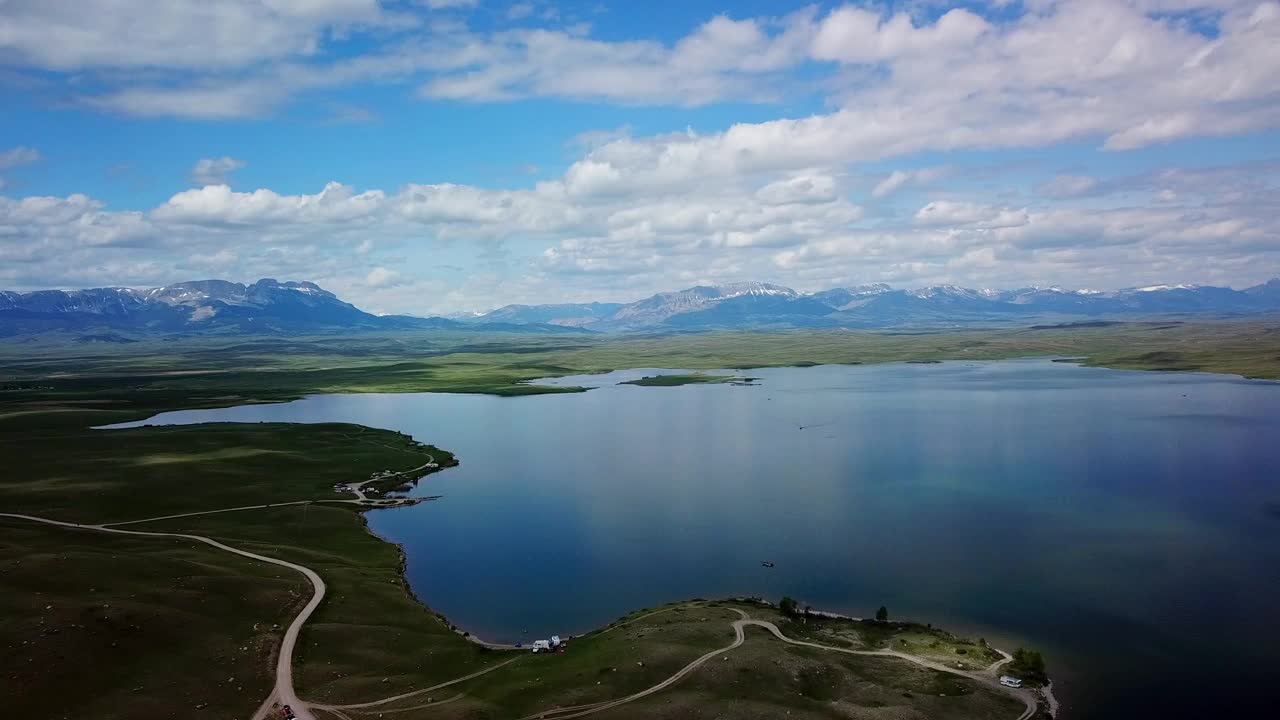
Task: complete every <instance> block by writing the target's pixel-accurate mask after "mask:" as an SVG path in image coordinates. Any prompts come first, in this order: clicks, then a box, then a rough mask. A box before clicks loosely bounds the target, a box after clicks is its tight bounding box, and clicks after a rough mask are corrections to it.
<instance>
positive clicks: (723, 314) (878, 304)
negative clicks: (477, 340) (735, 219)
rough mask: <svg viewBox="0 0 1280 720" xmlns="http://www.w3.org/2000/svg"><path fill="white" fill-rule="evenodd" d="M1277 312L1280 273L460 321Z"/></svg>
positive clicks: (744, 289) (919, 320)
mask: <svg viewBox="0 0 1280 720" xmlns="http://www.w3.org/2000/svg"><path fill="white" fill-rule="evenodd" d="M1276 312H1280V279H1275V280H1271V281H1270V282H1267V283H1264V284H1262V285H1257V286H1255V287H1251V288H1248V289H1246V290H1233V289H1231V288H1224V287H1212V286H1202V285H1154V286H1149V287H1141V288H1130V289H1127V290H1118V291H1113V292H1100V291H1095V290H1064V289H1062V288H1056V287H1055V288H1020V289H1016V290H971V289H968V288H962V287H956V286H954V285H934V286H930V287H924V288H919V289H915V290H899V289H894V288H891V287H889V286H888V285H885V284H882V283H877V284H874V285H859V286H855V287H846V288H833V289H830V290H822V291H820V292H814V293H802V292H798V291H796V290H793V289H791V288H788V287H783V286H781V285H772V284H769V283H762V282H742V283H729V284H725V285H699V286H697V287H691V288H688V289H685V290H678V291H675V292H664V293H658V294H657V295H653V296H651V297H647V298H645V299H643V300H638V301H636V302H631V303H589V304H581V305H575V304H556V305H507V306H505V307H501V308H498V309H497V310H494V311H492V312H488V313H483V314H478V315H474V316H471V317H469V318H466V319H464V320H463V321H464V322H491V321H494V320H499V319H500V320H501V321H502V322H505V323H523V322H537V323H547V324H551V325H564V326H570V327H579V328H585V329H589V330H596V331H601V332H617V331H629V330H655V329H668V330H695V329H715V328H787V327H853V328H891V327H949V326H955V325H966V324H968V325H972V324H998V323H1009V322H1026V321H1031V320H1036V319H1049V320H1051V319H1055V318H1058V319H1062V320H1070V319H1072V318H1089V319H1100V318H1119V319H1124V318H1137V317H1149V316H1169V315H1199V316H1206V317H1207V316H1217V317H1223V316H1239V315H1251V314H1265V313H1276Z"/></svg>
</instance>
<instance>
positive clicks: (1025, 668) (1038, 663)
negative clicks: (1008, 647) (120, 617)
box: [1009, 648, 1049, 684]
mask: <svg viewBox="0 0 1280 720" xmlns="http://www.w3.org/2000/svg"><path fill="white" fill-rule="evenodd" d="M1009 673H1010V674H1011V675H1014V676H1015V677H1021V678H1023V679H1024V680H1031V681H1032V682H1037V683H1041V684H1043V683H1046V682H1048V681H1049V673H1048V671H1047V670H1046V669H1045V664H1044V656H1043V655H1041V654H1040V652H1039V651H1037V650H1028V649H1026V648H1018V649H1017V650H1014V651H1013V662H1011V663H1009Z"/></svg>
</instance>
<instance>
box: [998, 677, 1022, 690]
mask: <svg viewBox="0 0 1280 720" xmlns="http://www.w3.org/2000/svg"><path fill="white" fill-rule="evenodd" d="M1000 684H1001V685H1003V686H1005V687H1011V688H1020V687H1022V681H1021V680H1019V679H1018V678H1016V677H1013V676H1012V675H1001V676H1000Z"/></svg>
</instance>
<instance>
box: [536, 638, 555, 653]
mask: <svg viewBox="0 0 1280 720" xmlns="http://www.w3.org/2000/svg"><path fill="white" fill-rule="evenodd" d="M544 650H545V651H546V652H551V641H550V640H534V641H533V651H534V652H541V651H544Z"/></svg>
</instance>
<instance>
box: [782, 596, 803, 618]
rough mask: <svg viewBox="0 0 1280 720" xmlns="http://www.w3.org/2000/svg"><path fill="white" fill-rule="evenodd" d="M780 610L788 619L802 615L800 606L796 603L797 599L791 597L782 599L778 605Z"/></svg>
mask: <svg viewBox="0 0 1280 720" xmlns="http://www.w3.org/2000/svg"><path fill="white" fill-rule="evenodd" d="M778 609H779V610H781V611H782V614H783V615H786V616H787V617H795V616H796V615H799V614H800V604H799V603H797V602H796V601H795V598H793V597H791V596H789V595H784V596H783V597H782V601H781V602H779V603H778Z"/></svg>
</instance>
